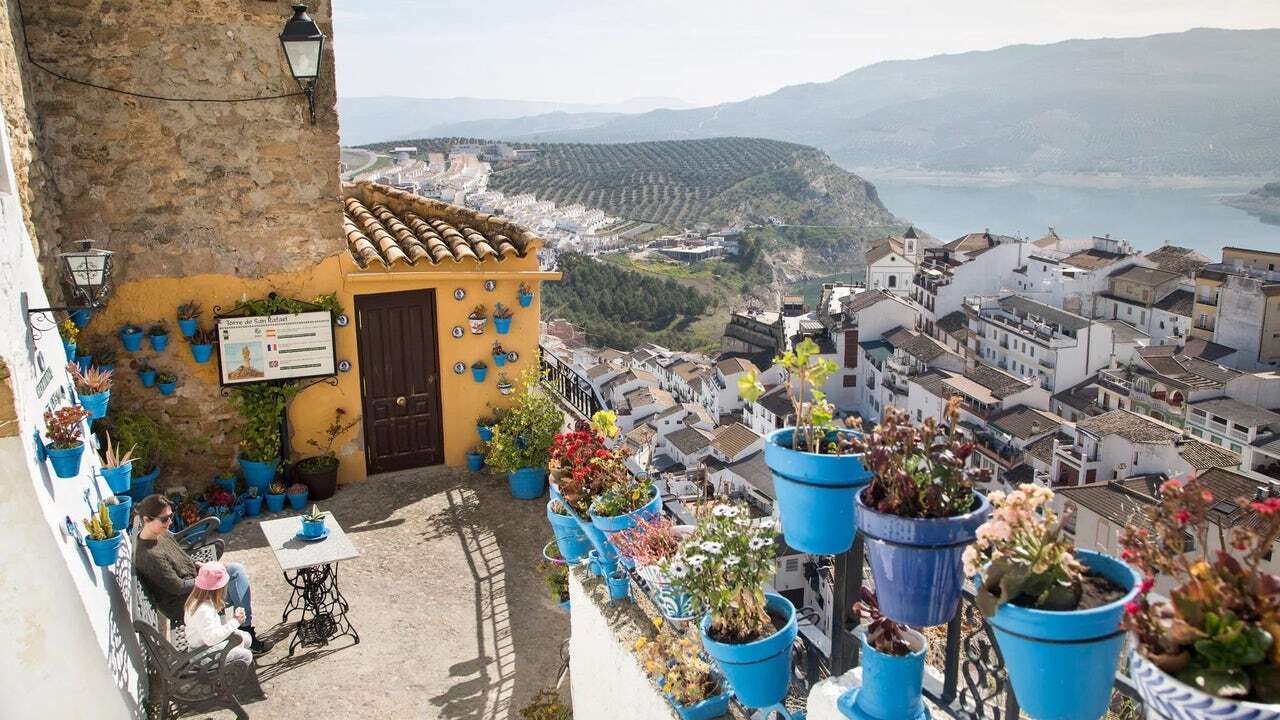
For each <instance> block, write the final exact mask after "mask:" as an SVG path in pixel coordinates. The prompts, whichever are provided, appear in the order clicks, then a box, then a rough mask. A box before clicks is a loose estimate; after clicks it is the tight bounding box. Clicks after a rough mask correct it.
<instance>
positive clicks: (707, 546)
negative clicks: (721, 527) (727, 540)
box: [702, 540, 724, 555]
mask: <svg viewBox="0 0 1280 720" xmlns="http://www.w3.org/2000/svg"><path fill="white" fill-rule="evenodd" d="M702 549H703V550H704V551H706V552H709V553H711V554H712V555H719V554H720V552H721V551H722V550H724V545H722V544H721V543H718V542H712V541H710V540H708V541H706V542H704V543H702Z"/></svg>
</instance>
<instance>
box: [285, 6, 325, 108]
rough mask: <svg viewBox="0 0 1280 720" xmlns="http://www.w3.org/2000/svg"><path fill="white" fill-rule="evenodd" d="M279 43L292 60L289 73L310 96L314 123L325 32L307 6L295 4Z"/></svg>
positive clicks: (308, 100)
mask: <svg viewBox="0 0 1280 720" xmlns="http://www.w3.org/2000/svg"><path fill="white" fill-rule="evenodd" d="M280 45H281V46H282V47H283V48H284V56H285V59H286V60H288V61H289V72H291V73H293V79H294V80H297V81H298V85H300V86H301V87H302V92H303V93H305V94H306V96H307V110H308V112H310V113H311V124H312V125H315V124H316V82H317V81H319V79H320V57H321V54H320V53H321V50H323V49H324V33H322V32H320V26H319V25H317V24H316V21H315V20H312V19H311V16H310V15H307V6H306V5H294V6H293V17H291V18H289V21H288V22H286V23H285V24H284V31H283V32H281V33H280Z"/></svg>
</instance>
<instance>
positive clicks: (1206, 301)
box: [1196, 295, 1218, 307]
mask: <svg viewBox="0 0 1280 720" xmlns="http://www.w3.org/2000/svg"><path fill="white" fill-rule="evenodd" d="M1196 304H1197V305H1208V306H1209V307H1217V306H1218V296H1217V295H1214V296H1213V297H1200V296H1199V295H1197V296H1196Z"/></svg>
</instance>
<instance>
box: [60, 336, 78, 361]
mask: <svg viewBox="0 0 1280 720" xmlns="http://www.w3.org/2000/svg"><path fill="white" fill-rule="evenodd" d="M62 349H63V350H64V351H66V353H67V362H75V361H76V344H75V343H74V342H67V341H66V340H63V341H62Z"/></svg>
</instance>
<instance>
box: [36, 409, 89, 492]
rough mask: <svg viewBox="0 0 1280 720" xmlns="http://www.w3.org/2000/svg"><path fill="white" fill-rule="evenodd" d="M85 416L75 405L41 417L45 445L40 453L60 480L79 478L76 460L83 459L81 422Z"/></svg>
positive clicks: (78, 463)
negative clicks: (51, 465) (47, 460)
mask: <svg viewBox="0 0 1280 720" xmlns="http://www.w3.org/2000/svg"><path fill="white" fill-rule="evenodd" d="M87 417H89V412H88V411H87V410H85V409H84V408H82V407H80V406H79V405H65V406H63V407H60V408H58V409H57V410H53V411H50V410H46V411H45V413H44V423H45V428H46V429H45V434H46V435H47V436H48V442H47V443H46V444H45V448H44V452H45V455H46V456H47V457H48V458H49V462H50V463H52V464H53V473H54V474H55V475H57V476H58V477H60V478H63V479H67V478H73V477H76V476H77V475H79V474H80V458H81V457H83V456H84V424H83V423H84V420H85V418H87Z"/></svg>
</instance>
